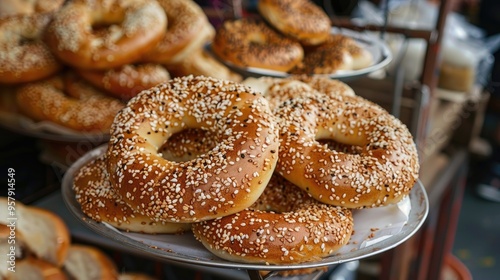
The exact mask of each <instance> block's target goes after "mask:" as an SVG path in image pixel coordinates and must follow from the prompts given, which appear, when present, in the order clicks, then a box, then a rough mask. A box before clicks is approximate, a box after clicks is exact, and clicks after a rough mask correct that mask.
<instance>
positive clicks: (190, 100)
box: [107, 76, 278, 223]
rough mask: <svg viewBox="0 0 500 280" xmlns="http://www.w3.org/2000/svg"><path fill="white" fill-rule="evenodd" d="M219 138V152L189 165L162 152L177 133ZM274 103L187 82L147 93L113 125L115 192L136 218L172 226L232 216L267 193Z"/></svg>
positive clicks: (212, 83)
mask: <svg viewBox="0 0 500 280" xmlns="http://www.w3.org/2000/svg"><path fill="white" fill-rule="evenodd" d="M188 128H195V129H202V130H208V131H210V132H213V133H215V137H216V139H217V145H216V146H215V147H214V148H213V149H211V150H210V151H209V152H207V153H204V154H202V155H200V156H199V157H197V158H195V159H193V160H190V161H187V162H180V163H178V162H172V161H168V160H165V159H163V158H162V157H161V155H160V154H159V153H158V150H159V149H160V148H161V147H162V146H163V145H164V143H165V142H167V141H168V139H169V138H170V137H171V136H172V135H173V134H175V133H177V132H180V131H182V130H184V129H188ZM277 149H278V135H277V129H276V127H275V123H274V117H273V115H272V113H271V110H270V108H269V104H268V102H267V101H266V100H265V99H264V98H263V97H262V96H261V95H259V94H257V93H255V92H253V91H252V90H251V89H250V88H247V87H244V86H242V85H239V84H237V83H234V82H230V81H223V80H217V79H213V78H207V77H202V76H198V77H194V76H187V77H182V78H174V79H172V80H170V81H169V82H167V83H164V84H161V85H158V86H156V87H153V88H151V89H149V90H147V91H143V92H142V93H140V94H139V95H137V96H136V97H134V98H133V99H132V100H131V101H130V102H129V103H128V104H127V106H126V108H125V109H123V110H121V111H120V112H119V113H118V115H117V116H116V118H115V121H114V123H113V125H112V128H111V138H110V141H109V145H108V151H107V157H108V173H109V174H110V180H111V183H112V185H113V188H115V189H116V191H117V193H119V195H120V196H121V197H122V199H123V200H124V201H125V203H127V204H128V205H129V206H131V207H132V208H133V209H134V211H137V212H139V213H141V214H144V215H146V216H149V217H153V218H155V219H158V220H163V221H170V222H184V223H186V222H187V223H189V222H197V221H201V220H207V219H213V218H216V217H220V216H225V215H230V214H233V213H236V212H238V211H240V210H243V209H245V208H247V207H248V206H250V205H251V204H252V203H253V202H255V200H257V198H258V197H259V195H260V194H261V193H262V191H263V189H264V188H265V186H266V184H267V182H268V181H269V179H270V177H271V174H272V172H273V170H274V168H275V163H276V161H277V154H276V152H277Z"/></svg>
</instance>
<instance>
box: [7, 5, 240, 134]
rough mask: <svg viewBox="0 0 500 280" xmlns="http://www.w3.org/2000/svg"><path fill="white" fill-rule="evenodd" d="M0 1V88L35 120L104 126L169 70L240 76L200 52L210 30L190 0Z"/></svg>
mask: <svg viewBox="0 0 500 280" xmlns="http://www.w3.org/2000/svg"><path fill="white" fill-rule="evenodd" d="M0 5H1V6H0V34H1V35H0V52H1V55H0V87H4V88H10V89H12V91H14V93H13V94H12V97H13V98H14V99H15V104H16V105H17V111H18V112H20V113H22V114H23V115H25V116H27V117H29V118H30V119H32V120H34V121H37V122H38V121H48V122H50V123H54V124H56V125H59V126H62V127H65V128H69V129H71V130H73V131H77V132H104V133H107V131H108V130H109V127H110V125H111V122H112V120H113V117H114V115H115V114H116V113H117V112H118V111H119V110H120V109H121V108H123V106H124V103H125V102H126V101H127V100H129V99H130V98H131V97H133V96H134V95H136V94H137V93H138V92H140V91H142V90H144V89H147V88H150V87H152V86H154V85H156V84H158V83H160V82H164V81H167V80H169V79H170V78H171V77H173V76H183V75H187V74H193V75H210V76H212V77H216V78H221V79H228V80H235V81H241V76H240V75H238V74H235V73H233V72H232V71H230V70H229V69H228V68H227V67H226V66H224V65H223V64H222V63H220V62H219V61H217V60H216V59H215V58H214V57H212V56H210V55H208V54H207V53H206V51H205V49H204V46H205V45H206V44H207V43H208V42H210V41H211V40H212V39H213V37H214V35H215V30H214V27H213V26H212V25H211V24H210V23H209V21H208V19H207V17H206V15H205V13H204V12H203V10H202V9H201V7H200V6H198V4H197V3H196V2H194V1H191V0H188V1H184V0H131V1H118V0H112V1H104V0H98V1H89V0H69V1H64V0H55V1H23V2H22V3H20V2H19V1H14V0H4V1H1V2H0Z"/></svg>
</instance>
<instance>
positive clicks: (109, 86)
mask: <svg viewBox="0 0 500 280" xmlns="http://www.w3.org/2000/svg"><path fill="white" fill-rule="evenodd" d="M75 72H76V73H78V75H80V76H81V77H82V78H84V79H85V80H87V81H88V82H89V83H91V84H92V85H94V86H96V87H98V88H99V89H101V90H103V91H105V92H107V93H109V94H110V95H111V96H114V97H116V98H118V99H120V100H124V101H128V100H130V99H131V98H132V97H134V96H136V95H137V94H138V93H139V92H141V91H143V90H145V89H148V88H150V87H153V86H155V85H157V84H159V83H162V82H165V81H168V80H170V78H171V77H170V73H169V71H168V70H167V69H166V68H165V67H164V66H162V65H159V64H153V63H144V64H127V65H123V66H120V67H117V68H113V69H109V70H84V69H75Z"/></svg>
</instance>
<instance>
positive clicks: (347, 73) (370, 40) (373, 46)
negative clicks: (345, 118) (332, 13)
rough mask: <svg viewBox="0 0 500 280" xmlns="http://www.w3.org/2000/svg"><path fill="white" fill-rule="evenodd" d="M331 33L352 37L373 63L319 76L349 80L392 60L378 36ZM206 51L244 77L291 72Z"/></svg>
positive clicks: (341, 31) (340, 30) (337, 30)
mask: <svg viewBox="0 0 500 280" xmlns="http://www.w3.org/2000/svg"><path fill="white" fill-rule="evenodd" d="M332 33H333V34H344V35H346V36H348V37H351V38H352V39H354V40H355V41H356V42H357V43H358V44H359V45H360V46H361V47H363V48H365V49H366V50H367V51H369V52H370V53H371V54H372V56H373V64H372V65H370V66H368V67H366V68H363V69H358V70H342V71H338V72H335V73H332V74H320V75H321V76H327V77H329V78H331V79H337V80H349V79H352V78H356V77H361V76H365V75H368V74H370V73H373V72H375V71H377V70H380V69H382V68H383V67H385V66H387V65H388V64H389V63H390V62H391V60H392V53H391V51H390V49H389V47H388V46H387V45H386V44H385V43H384V42H383V41H382V40H380V39H379V38H377V37H375V36H373V35H370V34H367V33H361V32H357V31H353V30H349V29H344V28H332ZM206 49H207V51H208V53H210V54H211V55H212V56H214V57H215V58H217V59H218V60H219V61H221V62H222V63H224V64H225V65H226V66H227V67H229V68H231V69H232V70H233V71H235V72H237V73H239V74H241V75H243V76H244V77H261V76H269V77H277V78H284V77H288V76H290V75H291V74H290V73H287V72H281V71H274V70H269V69H264V68H256V67H241V66H237V65H234V64H233V63H231V62H228V61H226V60H224V59H222V58H220V57H218V56H217V55H216V54H215V53H214V52H213V51H212V48H211V44H208V45H207V46H206Z"/></svg>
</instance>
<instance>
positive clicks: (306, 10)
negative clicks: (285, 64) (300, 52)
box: [257, 0, 331, 45]
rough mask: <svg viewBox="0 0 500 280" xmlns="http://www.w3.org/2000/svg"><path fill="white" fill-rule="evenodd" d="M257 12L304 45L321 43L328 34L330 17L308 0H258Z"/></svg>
mask: <svg viewBox="0 0 500 280" xmlns="http://www.w3.org/2000/svg"><path fill="white" fill-rule="evenodd" d="M257 9H258V10H259V13H260V14H261V15H262V17H264V18H265V19H266V21H268V22H269V23H270V24H271V25H272V26H273V27H275V28H276V29H278V30H279V31H280V32H281V33H283V34H285V35H286V36H289V37H291V38H293V39H295V40H298V41H300V42H301V43H302V44H304V45H318V44H321V43H323V42H324V41H325V40H326V38H327V37H328V35H329V34H330V28H331V25H330V18H329V17H328V15H327V14H326V13H325V11H323V10H322V9H321V8H320V7H319V6H317V5H316V4H315V3H314V2H312V1H309V0H259V1H258V3H257Z"/></svg>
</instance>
